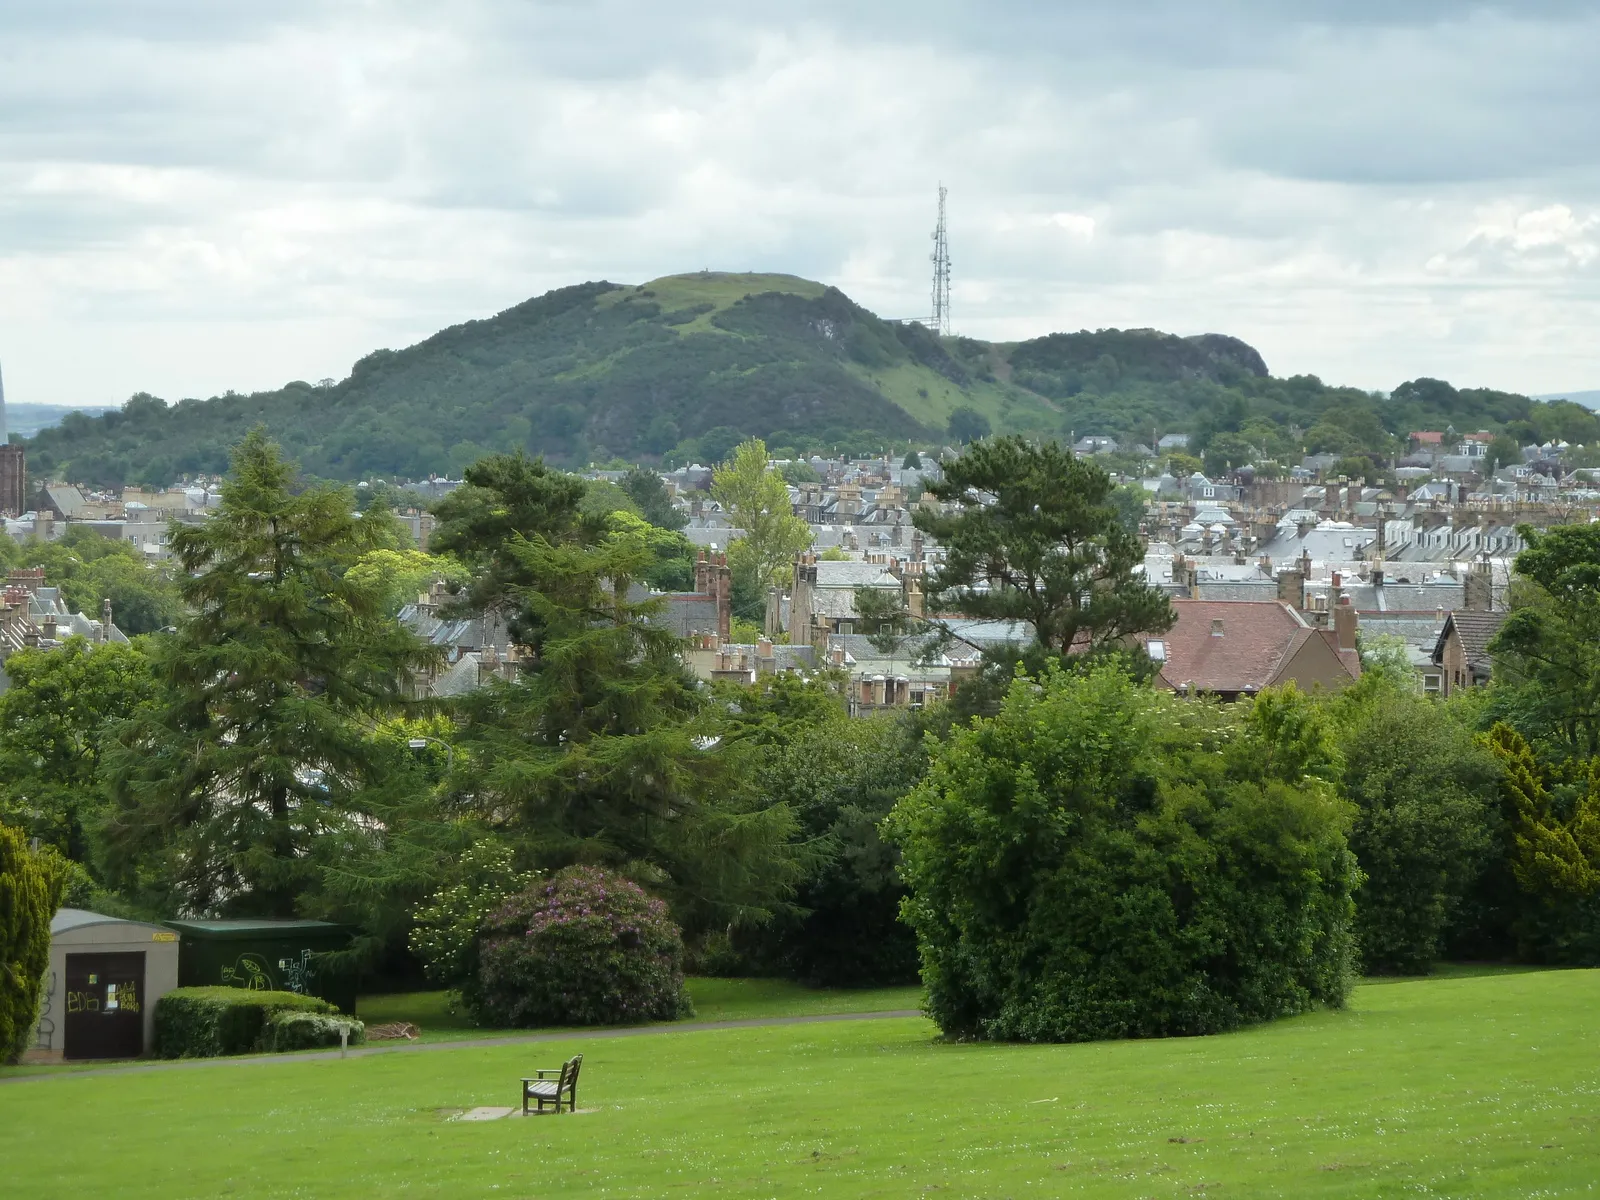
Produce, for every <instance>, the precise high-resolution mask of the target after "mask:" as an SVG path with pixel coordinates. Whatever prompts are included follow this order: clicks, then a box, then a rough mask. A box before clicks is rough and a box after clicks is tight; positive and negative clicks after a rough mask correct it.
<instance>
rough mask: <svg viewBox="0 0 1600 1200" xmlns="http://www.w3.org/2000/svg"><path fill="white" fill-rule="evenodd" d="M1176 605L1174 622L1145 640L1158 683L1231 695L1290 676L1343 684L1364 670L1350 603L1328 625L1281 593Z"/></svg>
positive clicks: (1304, 685)
mask: <svg viewBox="0 0 1600 1200" xmlns="http://www.w3.org/2000/svg"><path fill="white" fill-rule="evenodd" d="M1172 608H1173V611H1174V612H1175V613H1176V614H1177V618H1178V619H1177V622H1176V623H1175V624H1174V625H1173V627H1172V628H1171V629H1169V630H1168V631H1167V632H1166V633H1164V634H1162V635H1160V636H1159V637H1155V636H1151V637H1147V638H1145V639H1143V640H1144V646H1145V650H1146V652H1147V653H1148V654H1149V655H1150V657H1151V659H1152V660H1154V661H1155V662H1157V663H1159V664H1160V674H1159V676H1158V683H1160V685H1161V686H1163V687H1167V688H1170V689H1172V690H1173V691H1176V692H1180V693H1182V694H1184V695H1193V694H1195V693H1207V694H1209V695H1213V696H1218V697H1220V698H1221V699H1223V700H1230V701H1231V700H1237V699H1238V698H1239V697H1241V696H1253V695H1255V694H1256V693H1257V692H1259V691H1261V689H1262V688H1266V687H1274V686H1276V685H1279V684H1284V683H1294V684H1296V685H1297V686H1298V687H1299V688H1300V689H1301V690H1302V691H1308V692H1309V691H1314V690H1317V689H1319V688H1320V689H1323V690H1327V691H1336V690H1338V689H1340V688H1343V687H1345V686H1346V685H1348V684H1350V683H1352V682H1354V681H1355V680H1356V679H1359V678H1360V677H1361V660H1360V657H1359V655H1358V654H1357V653H1356V610H1355V609H1354V608H1352V607H1351V606H1350V605H1349V604H1341V605H1340V606H1339V607H1338V608H1336V609H1335V610H1334V612H1333V622H1332V625H1333V627H1332V628H1328V629H1323V628H1318V627H1316V626H1314V625H1312V624H1311V623H1310V622H1309V621H1307V620H1306V619H1305V617H1304V616H1303V615H1302V614H1301V613H1300V612H1298V611H1297V610H1296V609H1295V608H1294V606H1293V605H1291V604H1286V603H1283V602H1282V601H1278V600H1174V601H1173V602H1172Z"/></svg>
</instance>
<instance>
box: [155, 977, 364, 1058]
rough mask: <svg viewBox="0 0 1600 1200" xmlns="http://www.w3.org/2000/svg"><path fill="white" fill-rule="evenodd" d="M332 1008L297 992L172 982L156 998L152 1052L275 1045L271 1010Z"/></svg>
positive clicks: (238, 1050) (234, 1050) (185, 1053)
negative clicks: (172, 985)
mask: <svg viewBox="0 0 1600 1200" xmlns="http://www.w3.org/2000/svg"><path fill="white" fill-rule="evenodd" d="M333 1011H334V1007H333V1005H331V1004H329V1003H328V1002H327V1001H326V1000H322V999H319V998H318V997H316V996H301V995H299V994H297V993H295V992H262V991H253V990H251V989H249V988H232V987H187V988H174V989H173V990H172V991H170V992H168V993H167V994H166V995H164V996H162V997H161V999H159V1000H157V1001H156V1021H155V1025H156V1036H155V1043H156V1044H155V1052H156V1054H157V1055H158V1056H159V1057H161V1058H215V1057H216V1056H217V1055H221V1054H248V1053H250V1052H251V1051H254V1050H264V1049H274V1048H275V1047H274V1046H273V1045H272V1044H271V1043H272V1042H273V1041H275V1039H276V1035H275V1034H274V1033H273V1032H272V1030H271V1027H270V1022H271V1020H272V1018H273V1017H274V1016H276V1015H278V1014H280V1013H288V1012H295V1013H323V1014H328V1013H332V1012H333ZM334 1040H335V1041H337V1040H338V1035H337V1034H335V1035H334Z"/></svg>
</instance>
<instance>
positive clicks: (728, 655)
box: [683, 633, 817, 684]
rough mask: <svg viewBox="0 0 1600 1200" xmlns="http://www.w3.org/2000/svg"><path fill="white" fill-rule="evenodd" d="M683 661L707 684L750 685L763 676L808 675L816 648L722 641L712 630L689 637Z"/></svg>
mask: <svg viewBox="0 0 1600 1200" xmlns="http://www.w3.org/2000/svg"><path fill="white" fill-rule="evenodd" d="M683 661H684V663H685V664H687V666H688V667H689V669H690V670H691V671H693V672H694V673H695V676H696V677H697V678H699V679H703V680H705V681H706V682H707V683H722V682H728V683H742V684H752V683H755V681H756V680H757V679H759V678H761V677H762V676H763V675H791V674H800V675H808V674H810V673H811V672H812V671H814V670H815V669H816V665H817V656H816V651H815V650H813V649H812V648H811V647H810V646H784V645H781V644H774V643H773V641H772V640H771V639H770V638H762V639H761V640H760V641H758V642H724V641H722V640H721V639H720V638H718V637H717V635H716V634H714V633H706V634H699V635H697V636H695V637H693V638H691V639H690V641H689V644H688V647H687V648H686V649H685V650H684V652H683Z"/></svg>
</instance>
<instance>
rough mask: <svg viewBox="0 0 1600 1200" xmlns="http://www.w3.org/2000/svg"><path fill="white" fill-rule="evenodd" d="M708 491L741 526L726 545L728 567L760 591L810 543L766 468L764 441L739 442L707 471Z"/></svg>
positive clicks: (779, 479) (779, 485)
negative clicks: (709, 477) (739, 534)
mask: <svg viewBox="0 0 1600 1200" xmlns="http://www.w3.org/2000/svg"><path fill="white" fill-rule="evenodd" d="M711 494H712V496H713V497H714V498H715V499H716V501H717V503H719V504H721V505H722V507H723V509H724V510H725V511H726V512H727V514H728V519H729V520H730V521H732V522H733V524H734V525H736V526H737V527H738V528H740V529H742V530H744V536H743V537H741V538H738V539H736V540H735V541H734V542H733V543H732V544H731V545H730V546H729V547H728V566H729V567H730V568H732V570H733V572H734V574H735V575H736V576H740V577H742V578H743V579H744V580H745V581H746V583H747V584H748V585H750V586H753V587H755V588H756V589H758V590H759V591H760V592H762V593H763V594H764V593H765V590H766V588H767V587H769V586H770V585H771V584H773V583H775V582H777V581H778V578H779V576H780V575H781V573H782V572H783V571H784V570H785V569H787V568H788V566H789V565H790V564H791V563H792V562H793V561H794V556H795V555H797V554H799V553H800V551H802V550H804V549H805V548H806V547H807V546H809V545H810V544H811V527H810V526H809V525H807V524H806V523H805V522H804V521H802V520H801V519H800V518H799V517H797V516H795V515H794V510H793V509H792V507H791V506H790V504H789V489H788V488H787V487H785V486H784V482H783V477H782V476H780V475H779V474H778V473H777V472H776V471H773V470H769V469H768V467H767V446H766V443H765V442H763V441H762V440H761V439H760V438H751V439H750V440H748V441H745V442H741V443H740V444H739V446H738V447H737V448H736V449H735V450H734V452H733V457H732V458H730V459H729V460H728V461H727V462H725V463H723V464H722V465H721V466H720V467H718V468H717V469H716V471H715V472H714V473H713V475H712V486H711Z"/></svg>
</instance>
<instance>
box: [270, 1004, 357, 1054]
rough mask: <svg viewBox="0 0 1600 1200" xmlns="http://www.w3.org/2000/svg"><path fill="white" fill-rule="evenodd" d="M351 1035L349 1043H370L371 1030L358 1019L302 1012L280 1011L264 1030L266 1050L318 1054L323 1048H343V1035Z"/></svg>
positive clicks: (271, 1016) (286, 1009)
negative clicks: (341, 1034) (339, 1046)
mask: <svg viewBox="0 0 1600 1200" xmlns="http://www.w3.org/2000/svg"><path fill="white" fill-rule="evenodd" d="M345 1030H348V1031H349V1034H350V1036H349V1039H348V1041H347V1042H346V1043H345V1044H346V1045H350V1046H359V1045H360V1044H361V1043H362V1042H364V1041H366V1040H367V1027H366V1025H364V1024H363V1023H362V1022H360V1021H357V1020H356V1019H355V1018H354V1017H336V1016H332V1015H331V1014H329V1013H317V1012H304V1011H301V1010H299V1009H293V1008H285V1009H279V1010H278V1011H276V1012H274V1013H272V1014H271V1015H270V1016H269V1017H268V1018H267V1023H266V1025H265V1026H263V1027H262V1030H261V1049H263V1050H276V1051H283V1050H314V1049H317V1048H319V1047H322V1046H337V1045H339V1044H340V1043H339V1034H340V1033H341V1031H345Z"/></svg>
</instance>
